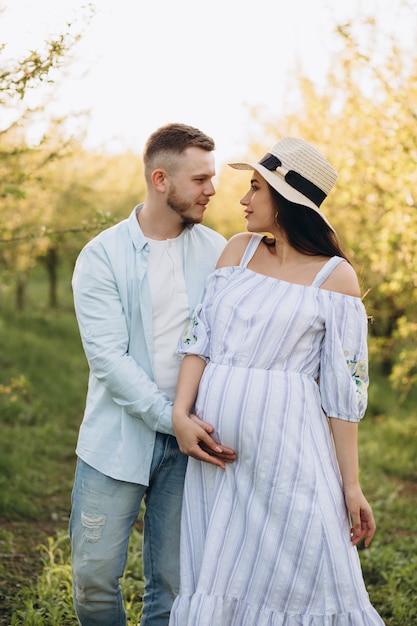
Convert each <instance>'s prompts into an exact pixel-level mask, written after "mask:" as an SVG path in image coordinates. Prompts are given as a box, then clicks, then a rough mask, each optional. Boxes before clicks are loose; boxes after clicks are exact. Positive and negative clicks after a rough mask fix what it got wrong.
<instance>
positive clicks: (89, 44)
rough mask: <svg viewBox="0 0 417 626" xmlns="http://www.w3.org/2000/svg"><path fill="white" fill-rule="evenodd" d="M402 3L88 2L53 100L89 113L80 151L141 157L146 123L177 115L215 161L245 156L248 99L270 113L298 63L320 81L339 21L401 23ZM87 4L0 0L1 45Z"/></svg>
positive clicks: (36, 42) (53, 27)
mask: <svg viewBox="0 0 417 626" xmlns="http://www.w3.org/2000/svg"><path fill="white" fill-rule="evenodd" d="M400 2H401V0H350V1H349V2H345V1H344V0H285V1H284V0H257V1H253V0H252V1H251V2H249V1H248V0H205V1H204V2H201V1H200V0H155V1H154V0H93V1H92V2H91V4H92V5H93V6H94V7H95V11H96V12H95V15H94V17H93V19H92V21H91V23H90V24H89V26H88V27H87V29H86V32H85V34H84V36H83V39H82V41H81V42H80V43H79V44H78V45H77V48H76V54H77V58H78V60H77V61H76V62H74V63H72V65H71V67H70V72H69V76H68V78H66V79H65V80H64V82H63V86H62V88H60V89H59V90H56V91H55V93H54V104H53V105H51V107H50V108H51V110H53V109H54V107H55V110H59V111H60V112H62V111H65V112H70V111H79V110H85V109H88V110H91V112H92V117H91V122H90V123H89V126H88V135H87V144H86V145H87V147H99V146H104V147H106V148H107V149H109V150H113V149H115V150H117V149H121V150H124V149H128V148H129V149H132V150H134V151H137V152H139V153H141V151H142V148H143V145H144V142H145V140H146V138H147V137H148V135H149V134H150V133H151V132H152V131H153V130H155V129H156V128H157V127H158V126H160V125H162V124H165V123H167V122H173V121H178V122H184V123H187V124H191V125H193V126H197V127H199V128H201V129H202V130H203V131H205V132H206V133H208V134H209V135H211V136H212V137H213V138H214V139H215V141H216V145H217V158H218V159H219V161H224V160H227V159H230V158H242V157H243V156H244V154H245V153H246V149H247V148H246V147H247V144H248V141H249V138H250V137H251V116H250V113H249V110H250V107H254V106H255V107H262V109H263V110H264V111H265V113H266V114H267V115H268V118H269V119H271V120H273V119H276V118H278V117H279V115H280V113H282V112H283V110H284V104H285V103H286V102H288V100H289V99H291V87H290V83H289V80H290V79H291V77H292V75H293V72H294V69H295V67H296V66H297V64H299V65H300V66H301V67H302V69H303V72H304V73H305V74H306V75H308V76H309V77H310V78H312V79H313V80H315V81H320V80H321V79H323V77H324V75H325V73H326V70H327V68H328V63H329V58H330V55H331V54H332V53H334V51H335V50H336V49H337V45H339V43H338V40H337V39H336V37H335V35H334V26H335V24H336V23H338V22H339V23H340V22H341V21H343V20H347V19H351V20H354V21H355V20H356V21H357V19H358V16H359V15H360V14H364V13H365V14H370V15H374V16H378V19H379V20H381V21H382V22H383V24H384V25H385V26H384V28H387V30H388V31H393V30H395V29H397V30H398V29H399V28H404V25H403V24H401V23H400V22H399V18H398V6H399V4H400ZM86 3H87V0H84V1H83V0H36V2H34V1H33V0H0V7H4V8H5V11H4V13H3V14H2V15H1V16H0V43H1V42H5V43H7V48H6V53H7V55H8V56H10V57H21V56H22V55H23V54H26V53H27V51H28V50H30V49H36V48H39V47H41V46H42V42H43V41H44V40H45V39H46V38H47V37H49V36H51V35H53V34H57V33H61V32H64V31H65V29H66V23H67V22H73V21H74V20H77V21H79V20H80V19H82V15H83V14H84V13H83V10H82V7H83V5H85V4H86ZM0 123H1V120H0ZM252 130H253V129H252ZM277 139H278V138H277Z"/></svg>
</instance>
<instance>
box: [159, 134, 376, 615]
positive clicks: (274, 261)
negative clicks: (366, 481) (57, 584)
mask: <svg viewBox="0 0 417 626" xmlns="http://www.w3.org/2000/svg"><path fill="white" fill-rule="evenodd" d="M232 167H235V168H237V169H251V170H254V172H253V175H252V179H251V183H250V189H249V191H248V192H247V194H246V195H245V196H244V197H243V198H242V200H241V204H243V206H244V207H245V215H246V220H247V230H248V231H249V232H248V233H240V234H238V235H236V236H234V237H233V238H232V239H231V240H230V241H229V243H228V245H227V246H226V248H225V250H224V252H223V254H222V256H221V257H220V260H219V262H218V266H217V270H216V271H215V272H214V273H213V274H212V275H211V276H210V277H209V280H208V284H207V290H206V296H205V299H204V302H203V304H202V306H201V307H200V308H199V310H198V311H197V312H196V316H195V318H194V319H193V321H192V324H191V325H190V330H189V332H188V335H187V336H186V337H185V338H184V340H183V341H182V347H181V352H183V353H184V354H185V355H186V356H185V357H184V359H183V362H182V365H181V371H180V378H179V383H178V389H177V396H176V400H175V404H174V410H173V423H174V429H175V432H176V435H177V438H178V441H179V445H180V448H181V450H182V451H183V452H185V453H187V454H190V455H191V456H194V457H196V459H203V460H205V461H209V462H208V463H207V462H206V463H202V462H201V461H200V460H196V459H194V458H190V459H189V463H188V469H187V475H186V484H185V495H184V503H183V521H182V524H183V527H182V544H181V551H182V560H181V591H180V595H179V597H178V598H177V599H176V601H175V603H174V607H173V610H172V614H171V621H170V625H171V626H186V625H188V626H213V625H215V626H284V625H285V626H300V625H301V626H377V625H379V626H380V625H381V624H383V622H382V620H381V618H380V617H379V615H378V614H377V612H376V611H375V609H374V608H373V607H372V606H371V604H370V602H369V598H368V594H367V592H366V589H365V586H364V582H363V578H362V573H361V568H360V562H359V558H358V554H357V548H356V546H357V544H358V543H359V542H360V541H362V540H363V539H364V540H365V546H368V545H369V543H370V542H371V540H372V538H373V535H374V532H375V522H374V518H373V514H372V510H371V507H370V506H369V504H368V502H367V500H366V499H365V497H364V495H363V493H362V490H361V488H360V485H359V479H358V452H357V423H358V421H359V420H360V419H361V418H362V417H363V415H364V412H365V408H366V401H367V385H368V376H367V344H366V338H367V316H366V312H365V309H364V306H363V304H362V301H361V297H360V289H359V284H358V280H357V277H356V274H355V271H354V269H353V268H352V266H351V265H350V263H349V262H348V261H347V260H346V258H345V257H344V255H343V253H342V251H341V249H340V247H339V244H338V242H337V238H336V235H335V233H334V231H333V229H332V226H331V225H330V224H329V222H328V221H327V219H326V218H325V216H324V215H323V213H322V212H321V210H320V208H319V207H320V204H321V203H322V201H323V200H324V198H325V197H326V196H327V194H328V193H329V192H330V190H331V189H332V187H333V185H334V183H335V181H336V178H337V174H336V172H335V171H334V169H333V168H332V167H331V165H330V164H329V163H328V162H327V161H326V160H325V159H324V158H323V157H322V155H321V154H320V153H319V152H317V150H315V149H314V148H313V147H312V146H310V145H309V144H307V143H305V142H304V141H302V140H299V139H295V138H291V137H286V138H284V139H282V140H281V141H279V142H278V143H277V144H276V146H275V147H274V148H273V149H272V150H271V152H270V153H269V154H268V155H266V157H264V158H263V159H262V160H261V161H260V162H259V163H255V164H250V163H237V164H232ZM251 233H252V234H251ZM263 233H269V234H270V235H271V237H267V236H264V235H263ZM197 392H198V396H197ZM196 397H197V400H196ZM195 400H196V405H195V413H196V415H197V416H198V418H199V420H201V421H199V420H197V418H196V417H194V416H193V413H192V412H193V406H194V402H195ZM190 418H192V419H190ZM205 422H207V423H208V424H207V425H204V423H205ZM210 425H212V427H213V428H214V431H213V433H212V434H213V438H214V439H215V440H216V441H217V442H219V443H218V444H217V446H218V449H219V450H220V449H221V447H222V445H225V446H228V447H230V448H233V449H234V450H235V451H236V453H237V460H236V461H235V462H234V463H225V462H221V461H220V460H219V459H218V458H214V457H211V456H210V448H213V445H216V444H212V443H210V437H209V433H210V432H211V426H210ZM202 427H204V429H205V431H206V432H205V431H204V430H203V428H202ZM199 431H201V433H204V434H200V432H199ZM220 442H221V444H220ZM202 448H205V450H203V449H202Z"/></svg>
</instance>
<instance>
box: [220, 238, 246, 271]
mask: <svg viewBox="0 0 417 626" xmlns="http://www.w3.org/2000/svg"><path fill="white" fill-rule="evenodd" d="M251 237H252V233H237V235H233V237H231V238H230V239H229V241H228V242H227V244H226V247H225V249H224V250H223V252H222V254H221V255H220V258H219V260H218V261H217V266H216V267H217V268H219V267H230V266H234V265H239V263H240V261H241V259H242V256H243V253H244V252H245V250H246V248H247V245H248V243H249V241H250V239H251Z"/></svg>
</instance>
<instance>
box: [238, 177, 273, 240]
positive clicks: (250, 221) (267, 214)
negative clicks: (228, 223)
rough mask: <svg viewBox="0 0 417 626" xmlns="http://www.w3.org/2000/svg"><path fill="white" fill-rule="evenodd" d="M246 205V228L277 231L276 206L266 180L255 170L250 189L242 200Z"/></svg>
mask: <svg viewBox="0 0 417 626" xmlns="http://www.w3.org/2000/svg"><path fill="white" fill-rule="evenodd" d="M240 204H242V205H243V206H244V207H245V217H246V228H247V230H248V231H249V232H254V233H256V232H272V233H273V232H276V231H277V229H278V226H277V223H276V220H275V214H276V210H277V209H276V207H275V204H274V201H273V198H272V194H271V191H270V187H269V185H268V183H267V182H266V180H265V179H264V178H263V177H262V176H261V175H260V174H259V173H258V172H256V171H255V172H253V175H252V179H251V181H250V188H249V191H248V192H247V193H246V194H245V195H244V196H243V198H242V199H241V200H240Z"/></svg>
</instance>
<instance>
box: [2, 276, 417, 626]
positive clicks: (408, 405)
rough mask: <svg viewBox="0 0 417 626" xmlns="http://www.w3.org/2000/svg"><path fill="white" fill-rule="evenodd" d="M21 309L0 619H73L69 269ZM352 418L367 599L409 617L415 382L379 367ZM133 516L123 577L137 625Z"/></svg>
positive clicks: (79, 379)
mask: <svg viewBox="0 0 417 626" xmlns="http://www.w3.org/2000/svg"><path fill="white" fill-rule="evenodd" d="M35 278H36V280H35V281H34V282H33V284H31V289H30V290H29V293H28V307H27V309H26V311H25V312H23V313H19V314H17V313H16V312H15V311H13V307H12V303H11V301H10V299H8V298H6V299H4V300H2V303H1V309H0V420H1V437H0V518H1V519H0V553H1V554H2V558H1V559H0V624H1V625H3V626H17V625H19V626H20V625H26V626H28V625H34V626H35V625H42V626H71V625H72V624H74V626H75V625H76V624H77V621H76V619H75V615H74V611H73V607H72V600H71V573H70V558H69V540H68V535H67V521H68V515H69V506H70V492H71V487H72V480H73V473H74V469H75V453H74V450H75V444H76V438H77V433H78V428H79V425H80V422H81V417H82V412H83V408H84V400H85V392H86V385H87V366H86V362H85V357H84V354H83V351H82V348H81V343H80V340H79V335H78V329H77V326H76V322H75V318H74V313H73V310H72V304H71V291H70V287H69V278H68V276H67V277H66V278H65V279H64V280H63V281H62V283H61V286H60V298H61V306H60V308H59V310H56V311H50V310H48V307H47V304H46V289H45V281H44V280H43V279H42V275H37V276H36V277H35ZM371 377H372V384H371V391H370V404H369V409H368V412H367V416H366V417H365V419H364V420H363V422H362V423H361V425H360V460H361V482H362V486H363V489H364V492H365V494H366V495H367V497H368V499H369V501H370V502H371V503H372V505H373V508H374V513H375V517H376V521H377V526H378V530H377V534H376V537H375V539H374V541H373V543H372V544H371V547H370V548H368V549H366V550H365V549H361V550H360V558H361V562H362V568H363V573H364V577H365V581H366V585H367V589H368V591H369V594H370V597H371V601H372V603H373V604H374V606H375V608H376V609H377V610H378V612H379V613H380V614H381V615H382V617H383V619H384V621H385V623H386V626H414V625H416V624H417V591H416V590H417V515H416V511H417V464H416V459H417V436H416V435H417V408H415V407H417V402H416V400H417V397H416V396H417V390H414V394H412V395H411V396H410V397H409V398H407V400H406V401H405V402H403V403H402V404H400V403H399V394H396V393H394V392H393V391H392V389H391V388H390V386H389V384H388V382H387V380H386V379H384V378H383V377H382V376H381V375H380V374H379V373H378V371H375V372H372V371H371ZM141 560H142V559H141V524H140V520H139V522H138V524H137V526H136V528H135V530H134V533H133V534H132V539H131V542H130V547H129V561H128V566H127V569H126V573H125V580H124V582H123V590H124V598H125V603H126V608H127V612H128V624H129V626H133V624H137V623H138V619H139V614H140V609H141V597H142V592H143V581H142V573H141Z"/></svg>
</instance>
